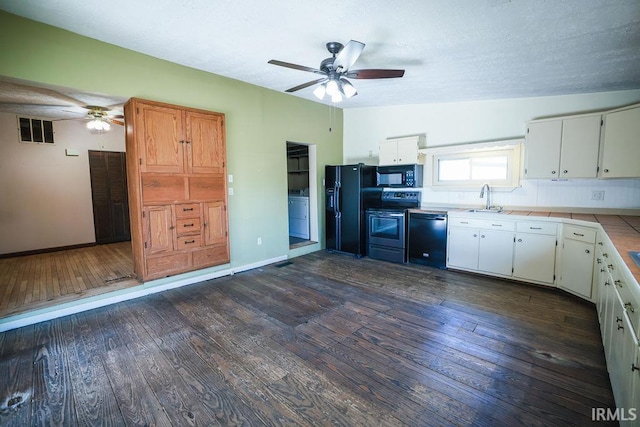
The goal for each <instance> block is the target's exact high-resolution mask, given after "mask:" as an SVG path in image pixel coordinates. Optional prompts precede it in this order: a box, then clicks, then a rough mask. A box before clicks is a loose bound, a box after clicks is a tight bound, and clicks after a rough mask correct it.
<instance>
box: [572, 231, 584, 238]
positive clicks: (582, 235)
mask: <svg viewBox="0 0 640 427" xmlns="http://www.w3.org/2000/svg"><path fill="white" fill-rule="evenodd" d="M573 235H574V236H580V237H584V234H582V233H576V232H575V231H574V232H573Z"/></svg>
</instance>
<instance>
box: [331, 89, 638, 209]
mask: <svg viewBox="0 0 640 427" xmlns="http://www.w3.org/2000/svg"><path fill="white" fill-rule="evenodd" d="M636 102H640V90H635V91H619V92H606V93H594V94H578V95H566V96H551V97H538V98H520V99H501V100H490V101H474V102H456V103H443V104H420V105H402V106H394V107H373V108H356V109H346V110H344V145H343V147H344V148H343V158H344V162H345V163H357V162H364V163H367V164H377V162H378V157H377V156H378V154H377V153H378V143H379V142H380V141H382V140H384V139H387V138H389V137H395V136H405V135H414V134H421V133H422V134H426V136H427V146H428V147H435V146H441V145H451V144H459V143H465V142H480V141H491V140H499V139H509V138H522V137H524V134H525V129H526V125H525V123H526V122H527V121H529V120H532V119H537V118H542V117H550V116H558V115H567V114H578V113H585V112H591V111H600V110H606V109H612V108H616V107H619V106H624V105H628V104H632V103H636ZM592 189H593V190H604V191H605V199H604V200H603V201H592V200H591V190H592ZM479 190H480V189H479V188H478V190H477V191H473V192H471V191H469V192H461V191H456V192H451V191H432V190H430V189H428V188H425V189H424V190H423V203H424V204H426V203H430V204H433V203H435V204H445V205H470V204H471V205H476V204H477V205H482V204H483V202H484V200H483V199H480V198H479V197H478V195H479ZM494 196H495V197H494V198H493V200H494V203H495V204H498V205H504V206H513V207H518V206H522V207H585V208H590V207H593V208H640V180H570V181H551V180H526V181H524V180H523V181H522V187H521V188H518V189H516V190H514V191H513V192H510V193H496V194H494Z"/></svg>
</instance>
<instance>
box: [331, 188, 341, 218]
mask: <svg viewBox="0 0 640 427" xmlns="http://www.w3.org/2000/svg"><path fill="white" fill-rule="evenodd" d="M333 204H334V211H335V213H336V218H340V217H341V216H342V212H340V184H339V183H337V182H336V183H335V184H334V186H333Z"/></svg>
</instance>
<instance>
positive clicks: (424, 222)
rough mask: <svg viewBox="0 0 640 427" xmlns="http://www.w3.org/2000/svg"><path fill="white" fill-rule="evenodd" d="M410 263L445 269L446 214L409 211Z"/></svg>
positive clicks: (408, 243) (408, 244) (408, 245)
mask: <svg viewBox="0 0 640 427" xmlns="http://www.w3.org/2000/svg"><path fill="white" fill-rule="evenodd" d="M407 247H408V258H409V262H410V263H415V264H422V265H428V266H430V267H435V268H446V256H447V214H446V213H440V212H415V211H414V212H412V211H409V233H408V242H407Z"/></svg>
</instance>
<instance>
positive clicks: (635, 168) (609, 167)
mask: <svg viewBox="0 0 640 427" xmlns="http://www.w3.org/2000/svg"><path fill="white" fill-rule="evenodd" d="M600 158H601V163H600V178H638V177H640V161H638V159H640V105H636V106H634V107H630V108H626V109H620V110H615V111H611V112H609V113H606V114H605V115H604V137H603V138H602V151H601V157H600Z"/></svg>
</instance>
